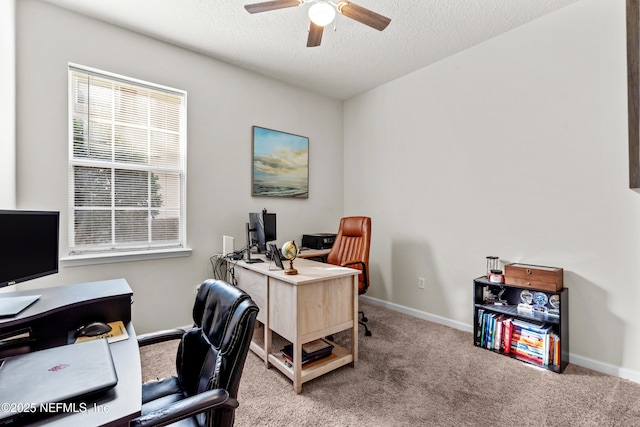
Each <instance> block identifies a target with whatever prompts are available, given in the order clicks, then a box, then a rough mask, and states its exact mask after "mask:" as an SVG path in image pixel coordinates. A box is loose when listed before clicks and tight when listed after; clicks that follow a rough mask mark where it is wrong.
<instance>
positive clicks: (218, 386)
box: [129, 280, 258, 427]
mask: <svg viewBox="0 0 640 427" xmlns="http://www.w3.org/2000/svg"><path fill="white" fill-rule="evenodd" d="M257 314H258V306H257V305H256V304H255V303H254V302H253V301H252V300H251V298H250V297H249V295H247V294H246V293H245V292H244V291H242V290H240V289H238V288H236V287H234V286H232V285H230V284H228V283H226V282H223V281H222V280H206V281H204V282H203V283H202V284H201V285H200V288H199V289H198V295H197V296H196V302H195V304H194V306H193V321H194V326H193V328H192V329H190V330H188V331H186V332H185V331H183V330H181V329H176V330H171V331H161V332H154V333H151V334H146V335H140V336H138V343H139V345H140V346H143V345H148V344H153V343H157V342H162V341H167V340H170V339H176V338H179V339H180V345H179V347H178V354H177V357H176V370H177V373H178V376H177V377H171V378H166V379H163V380H161V381H153V382H149V383H145V384H143V385H142V415H141V416H140V417H138V418H136V419H135V420H132V421H131V422H130V424H129V425H130V426H134V427H142V426H157V425H162V426H164V425H168V424H171V425H174V424H173V423H176V424H175V425H176V426H189V427H191V426H193V427H203V426H207V427H212V426H233V421H234V418H235V409H236V408H237V407H238V400H237V396H238V387H239V385H240V377H241V376H242V370H243V368H244V362H245V360H246V357H247V352H248V350H249V344H250V342H251V337H252V335H253V327H254V324H255V320H256V316H257Z"/></svg>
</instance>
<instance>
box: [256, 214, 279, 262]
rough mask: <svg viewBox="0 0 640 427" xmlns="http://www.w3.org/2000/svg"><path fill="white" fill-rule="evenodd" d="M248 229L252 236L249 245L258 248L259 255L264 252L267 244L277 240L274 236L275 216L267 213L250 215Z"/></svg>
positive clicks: (275, 235)
mask: <svg viewBox="0 0 640 427" xmlns="http://www.w3.org/2000/svg"><path fill="white" fill-rule="evenodd" d="M249 229H250V231H251V232H252V233H253V236H254V238H253V239H252V242H251V243H252V244H256V245H257V246H258V251H259V252H260V253H264V252H266V250H267V243H268V242H273V241H274V240H277V239H278V236H277V234H276V214H275V213H267V212H259V213H250V214H249Z"/></svg>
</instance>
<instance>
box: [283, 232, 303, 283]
mask: <svg viewBox="0 0 640 427" xmlns="http://www.w3.org/2000/svg"><path fill="white" fill-rule="evenodd" d="M298 253H300V248H299V247H298V244H297V243H296V242H295V241H293V240H290V241H288V242H285V244H284V245H282V255H284V257H285V258H286V259H288V260H289V268H287V269H286V270H285V271H284V274H290V275H293V274H298V270H296V269H295V268H293V260H294V259H296V257H297V256H298Z"/></svg>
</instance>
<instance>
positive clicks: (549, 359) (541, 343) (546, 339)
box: [510, 319, 560, 366]
mask: <svg viewBox="0 0 640 427" xmlns="http://www.w3.org/2000/svg"><path fill="white" fill-rule="evenodd" d="M510 350H511V352H513V353H515V355H516V356H518V357H521V358H523V359H526V360H529V361H531V362H533V363H537V364H540V365H545V366H546V365H558V364H559V363H560V339H559V337H558V335H557V334H555V333H554V332H553V330H552V328H551V326H550V325H547V324H543V323H534V322H527V321H524V320H520V319H512V320H511V345H510Z"/></svg>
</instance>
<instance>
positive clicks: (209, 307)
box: [193, 279, 250, 349]
mask: <svg viewBox="0 0 640 427" xmlns="http://www.w3.org/2000/svg"><path fill="white" fill-rule="evenodd" d="M248 299H250V297H249V295H247V294H246V293H245V292H244V291H242V290H241V289H238V288H236V287H233V286H231V285H229V284H228V283H225V282H223V281H221V280H212V279H209V280H205V281H204V282H203V283H202V284H201V285H200V288H199V289H198V295H197V296H196V302H195V304H194V306H193V321H194V323H195V325H196V327H201V328H202V332H203V333H204V334H205V335H206V336H207V338H209V341H210V343H211V345H213V346H214V347H215V348H217V349H220V348H221V346H222V345H223V344H224V338H225V336H226V335H227V329H228V327H229V324H230V322H231V321H232V320H233V319H234V317H235V316H234V313H235V311H236V310H237V308H238V306H239V305H240V304H241V303H242V302H243V301H245V300H248Z"/></svg>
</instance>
